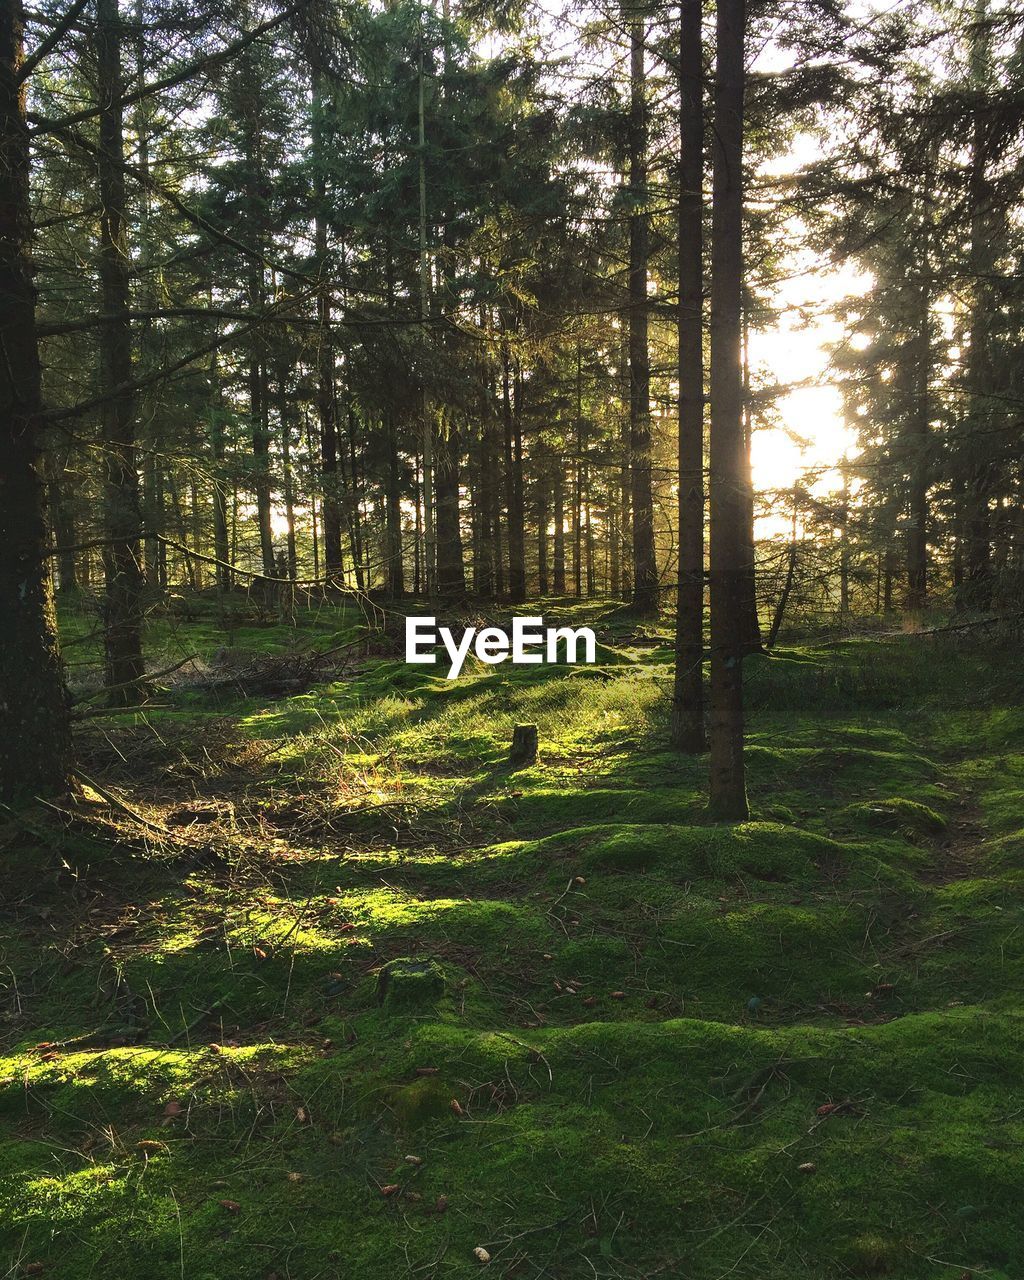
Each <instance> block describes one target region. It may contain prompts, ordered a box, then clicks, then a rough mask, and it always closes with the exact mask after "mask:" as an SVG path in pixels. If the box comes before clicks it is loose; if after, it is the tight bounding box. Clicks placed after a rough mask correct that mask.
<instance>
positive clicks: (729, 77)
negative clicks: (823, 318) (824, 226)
mask: <svg viewBox="0 0 1024 1280" xmlns="http://www.w3.org/2000/svg"><path fill="white" fill-rule="evenodd" d="M716 25H717V69H716V78H715V129H714V184H713V191H714V195H713V203H712V232H711V237H712V243H711V251H712V265H711V572H710V583H711V735H710V736H711V776H710V783H711V787H710V812H711V814H712V815H713V816H714V817H716V818H720V819H724V820H727V821H742V820H743V819H745V818H746V817H747V815H748V809H747V794H746V784H745V779H744V765H743V654H744V647H745V646H744V635H743V617H744V613H743V602H744V582H745V576H746V560H745V556H744V521H745V514H746V505H745V488H744V483H743V472H744V458H743V454H744V448H743V367H742V285H743V242H742V233H743V181H742V166H743V92H744V67H743V44H744V39H743V37H744V29H745V12H744V0H719V3H718V12H717V23H716Z"/></svg>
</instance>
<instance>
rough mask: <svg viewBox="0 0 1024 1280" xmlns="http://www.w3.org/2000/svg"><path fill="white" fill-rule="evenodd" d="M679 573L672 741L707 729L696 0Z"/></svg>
mask: <svg viewBox="0 0 1024 1280" xmlns="http://www.w3.org/2000/svg"><path fill="white" fill-rule="evenodd" d="M678 86H679V196H678V230H677V236H678V252H679V321H678V325H679V353H678V355H679V454H678V465H679V500H678V529H679V569H678V575H677V588H676V651H675V681H674V685H673V697H672V727H671V734H672V742H673V744H674V745H675V746H677V747H678V748H679V749H680V750H681V751H687V752H697V751H703V750H704V747H705V746H706V742H707V739H706V735H705V731H704V254H703V244H704V196H703V184H704V90H703V42H702V38H701V0H681V3H680V7H679V76H678Z"/></svg>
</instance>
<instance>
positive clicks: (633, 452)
mask: <svg viewBox="0 0 1024 1280" xmlns="http://www.w3.org/2000/svg"><path fill="white" fill-rule="evenodd" d="M644 53H645V46H644V23H643V19H642V18H633V19H632V20H631V22H630V108H629V198H630V203H631V210H630V217H629V458H630V495H631V498H632V506H633V599H632V604H633V608H634V609H635V610H636V611H637V612H638V613H640V614H643V615H644V616H653V615H654V614H656V613H657V612H658V565H657V560H656V558H655V552H654V499H653V496H652V491H651V369H650V355H649V352H648V347H647V313H648V302H647V257H648V222H649V216H650V215H649V213H648V209H647V200H648V192H647V77H646V72H645V68H644Z"/></svg>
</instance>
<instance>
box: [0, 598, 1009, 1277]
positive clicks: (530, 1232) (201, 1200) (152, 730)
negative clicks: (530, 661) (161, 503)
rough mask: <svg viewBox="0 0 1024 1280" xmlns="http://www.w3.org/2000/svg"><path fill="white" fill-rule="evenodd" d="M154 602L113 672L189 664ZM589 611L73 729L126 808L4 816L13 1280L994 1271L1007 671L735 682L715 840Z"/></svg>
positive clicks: (312, 634)
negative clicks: (738, 769)
mask: <svg viewBox="0 0 1024 1280" xmlns="http://www.w3.org/2000/svg"><path fill="white" fill-rule="evenodd" d="M204 610H205V612H204ZM189 611H190V613H189V617H188V618H185V619H182V618H181V617H179V618H174V619H168V618H160V619H154V622H153V644H152V645H151V649H152V651H153V653H154V657H153V662H154V665H156V664H157V663H158V662H162V661H163V658H164V656H165V655H168V654H169V655H171V657H170V659H169V660H170V661H173V660H174V658H173V655H174V653H176V652H181V651H184V652H197V653H199V654H201V655H202V656H204V657H206V656H209V654H210V653H211V652H212V651H213V650H214V649H215V648H217V647H219V646H221V645H223V644H224V643H225V640H224V635H223V630H224V628H223V625H222V623H223V619H222V618H219V617H218V616H217V615H216V613H215V611H214V608H213V606H210V605H204V604H202V603H200V604H190V605H189ZM554 612H555V609H554V608H553V609H552V610H551V613H552V614H553V613H554ZM568 612H569V611H568V610H567V609H565V608H564V606H563V613H568ZM590 612H591V614H593V615H595V616H596V625H597V627H598V634H599V636H600V637H601V639H602V641H604V642H605V643H606V644H607V646H608V650H607V653H602V658H603V659H605V658H606V659H607V661H602V663H601V665H600V667H599V668H594V669H588V670H586V671H583V670H580V669H570V668H565V667H562V668H529V669H525V670H521V669H512V668H509V667H498V668H483V667H480V666H470V667H468V668H467V673H466V675H465V677H464V678H463V679H461V680H459V681H457V682H455V683H449V682H446V681H443V680H437V679H434V678H431V677H429V676H426V677H425V676H424V673H423V669H422V668H420V669H415V668H406V667H405V666H404V664H401V663H398V662H395V661H394V660H393V659H391V658H390V657H388V656H387V655H386V654H385V655H384V656H377V657H367V658H362V659H360V660H359V661H358V662H357V663H356V664H355V665H354V666H353V667H352V668H351V669H350V670H348V671H346V672H344V673H342V674H341V675H340V676H339V677H338V678H336V679H333V680H328V681H325V682H324V683H322V684H318V685H315V686H313V687H312V688H310V689H309V690H308V691H305V692H301V693H298V694H296V695H294V696H290V697H269V696H265V695H263V696H261V695H258V694H254V693H252V692H251V691H247V690H246V689H245V688H243V687H241V686H240V687H239V688H237V689H233V688H231V687H228V688H224V687H217V688H212V687H208V686H206V685H204V682H203V680H201V679H199V680H197V679H195V678H194V677H193V676H191V675H185V674H184V673H182V674H181V675H175V676H173V677H169V678H168V680H167V682H166V685H165V687H163V688H162V689H161V690H159V691H158V692H157V693H156V694H155V695H154V704H155V705H154V706H153V707H152V708H151V709H148V710H147V711H146V712H145V713H129V714H125V715H116V716H104V717H98V718H96V719H90V720H86V721H85V722H83V726H82V729H81V731H80V732H81V747H82V751H83V755H84V757H85V761H86V765H87V768H86V769H85V772H87V773H88V775H89V776H90V777H92V778H94V779H97V780H102V785H103V787H104V789H105V790H107V791H109V792H110V793H111V794H114V795H120V796H123V797H124V798H125V799H126V800H127V802H128V803H129V804H130V805H131V806H132V808H133V809H134V810H135V811H136V813H138V814H139V815H140V816H141V817H142V818H144V819H145V822H146V823H147V824H148V825H141V824H140V823H139V822H137V821H136V820H135V819H133V818H132V817H131V816H130V815H128V814H127V813H126V812H124V811H123V810H121V809H118V808H116V807H114V808H112V807H110V806H108V805H106V804H104V803H103V802H102V801H100V800H99V798H97V799H96V802H95V803H93V804H92V805H86V806H84V807H83V811H82V812H78V813H76V814H75V815H74V817H72V818H69V819H63V820H62V819H61V818H59V817H58V816H57V815H54V814H53V813H52V812H51V811H48V810H45V809H30V810H26V811H25V812H23V813H20V814H17V815H14V816H13V817H12V818H11V821H10V822H9V823H8V825H7V826H6V827H5V828H3V829H2V831H0V839H2V841H3V847H4V855H3V856H4V859H5V874H6V893H5V897H6V904H5V906H4V908H3V915H2V917H0V924H2V928H3V934H4V937H3V942H2V947H0V984H2V985H3V989H4V1000H5V1004H6V1010H5V1012H6V1014H7V1015H8V1018H7V1025H8V1033H7V1036H6V1038H5V1041H4V1049H3V1056H2V1057H0V1126H2V1132H3V1136H4V1139H5V1141H4V1143H3V1145H2V1148H0V1264H3V1266H4V1267H5V1268H6V1269H8V1271H9V1274H11V1275H20V1274H39V1273H40V1272H39V1268H42V1274H53V1275H54V1276H60V1277H68V1278H70V1280H84V1278H85V1277H99V1276H103V1277H105V1276H108V1275H116V1274H119V1273H122V1272H125V1273H135V1274H144V1275H147V1276H154V1277H168V1278H174V1277H187V1278H188V1280H210V1278H216V1280H236V1278H237V1280H252V1278H253V1277H258V1278H262V1280H269V1278H270V1277H273V1276H276V1277H278V1278H279V1280H284V1278H285V1277H288V1278H291V1277H295V1278H296V1280H298V1278H300V1277H301V1278H302V1280H313V1278H314V1277H359V1278H360V1280H363V1278H364V1277H365V1278H366V1280H385V1278H386V1280H391V1278H392V1277H406V1276H407V1277H434V1276H436V1277H438V1278H441V1277H448V1276H451V1277H459V1276H469V1275H471V1274H476V1273H478V1272H480V1271H481V1270H486V1271H488V1272H490V1273H493V1274H497V1275H502V1276H509V1277H527V1278H533V1277H537V1280H539V1278H540V1277H542V1276H544V1277H554V1278H555V1280H577V1278H579V1280H583V1278H584V1277H586V1278H588V1280H589V1278H590V1277H594V1276H597V1277H600V1278H601V1280H605V1278H609V1280H610V1278H613V1277H623V1278H627V1277H628V1278H634V1277H636V1278H639V1277H653V1276H661V1275H664V1276H672V1277H675V1276H686V1277H688V1278H689V1277H692V1278H693V1280H726V1277H735V1278H737V1280H743V1278H744V1277H746V1278H748V1280H755V1278H757V1280H776V1278H778V1280H782V1278H783V1277H785V1278H786V1280H791V1278H792V1277H801V1278H807V1280H810V1278H812V1277H813V1278H819V1277H820V1278H824V1277H829V1278H831V1277H845V1276H885V1275H888V1276H893V1277H898V1278H899V1280H918V1278H920V1280H926V1278H927V1280H932V1278H933V1277H943V1276H948V1277H950V1280H957V1278H958V1277H961V1276H963V1275H974V1274H980V1275H983V1276H988V1277H990V1280H1001V1278H1003V1280H1012V1278H1014V1277H1018V1276H1020V1275H1021V1274H1024V1223H1022V1221H1021V1219H1020V1214H1019V1211H1018V1205H1019V1187H1020V1185H1021V1181H1022V1177H1024V1055H1022V1052H1021V1050H1022V1044H1024V1042H1022V1035H1021V1032H1022V1022H1021V999H1020V992H1021V989H1022V979H1024V872H1022V871H1021V870H1020V867H1021V861H1020V854H1021V852H1022V851H1024V821H1022V819H1021V801H1022V798H1024V705H1022V700H1021V696H1020V694H1021V690H1020V686H1019V681H1017V680H1016V677H1015V676H1014V669H1015V667H1014V664H1015V657H1014V654H1013V653H1012V652H1011V651H1010V650H1009V649H1007V650H1006V651H1002V650H1000V649H999V648H997V647H993V646H991V645H990V646H988V647H986V648H981V649H972V648H963V647H960V646H958V645H956V644H955V643H954V642H953V641H952V640H943V641H936V640H923V639H921V638H909V637H908V638H905V639H899V640H886V641H875V642H865V641H861V642H857V641H850V642H848V643H844V644H842V645H839V646H832V647H823V648H820V649H815V648H813V647H803V648H800V649H793V650H789V651H785V652H783V653H780V654H779V655H777V656H773V657H771V658H760V657H758V658H755V659H752V660H750V662H749V664H748V672H747V688H748V703H749V707H750V711H751V716H750V739H749V748H748V768H749V775H750V792H751V804H752V811H753V812H752V817H751V821H750V822H748V823H745V824H742V825H739V826H735V827H723V826H713V825H709V824H708V823H707V820H706V818H705V816H704V812H703V800H704V796H703V785H704V769H705V765H704V762H701V761H693V760H687V759H681V758H680V757H678V756H676V755H675V754H674V753H672V752H671V751H670V750H669V749H668V747H667V740H666V729H667V710H668V689H669V677H670V660H671V658H670V645H669V644H668V638H669V637H668V633H667V631H666V630H665V629H664V628H657V627H647V628H646V631H645V634H643V635H640V634H639V633H637V632H636V630H635V629H634V628H633V627H632V626H631V624H630V623H629V622H628V620H624V619H622V618H621V617H618V616H617V615H615V614H612V613H610V612H607V611H606V612H603V613H602V612H601V611H600V610H592V611H590ZM573 616H574V617H575V618H576V620H577V622H579V621H580V620H581V619H582V618H584V617H586V616H590V614H588V613H586V611H584V610H576V611H575V612H574V614H573ZM560 620H561V619H560ZM87 624H88V620H87V619H83V618H82V617H81V616H71V617H69V618H67V619H65V620H64V629H65V632H66V633H67V634H72V635H73V634H79V635H85V634H86V632H87V629H88V625H87ZM299 625H300V629H301V630H302V633H303V635H304V636H305V637H307V638H312V639H313V640H314V641H315V643H316V644H317V645H318V646H320V647H328V646H330V645H331V644H336V643H340V642H341V640H340V639H339V637H342V638H351V637H352V636H353V635H354V634H355V628H356V626H357V620H356V619H354V618H353V617H352V616H351V615H346V614H343V613H333V614H331V613H326V612H323V611H321V612H320V613H318V614H317V615H315V616H309V615H302V616H300V618H299ZM294 641H295V635H294V633H293V631H292V630H291V629H290V628H289V627H287V626H285V625H283V624H282V623H280V622H279V621H277V620H274V619H266V620H260V619H256V620H255V621H254V620H252V619H248V620H247V619H245V618H236V619H235V620H234V622H233V623H232V626H231V647H232V648H234V649H241V650H245V651H248V652H249V653H250V654H252V655H257V656H258V655H265V656H272V655H273V654H275V653H281V652H283V651H287V649H288V648H289V646H294ZM86 643H87V642H86ZM85 647H86V646H85V644H83V645H82V646H77V648H78V651H79V652H80V653H81V652H84V650H85ZM72 652H74V649H73V650H72ZM92 678H93V673H92V672H91V670H89V669H88V668H83V669H82V670H81V672H76V679H77V680H78V682H79V684H80V686H81V688H82V690H83V691H85V692H88V691H89V690H90V689H91V688H92V685H91V683H90V681H91V679H92ZM522 720H533V721H536V722H537V723H538V725H539V728H540V739H541V744H542V745H541V757H540V760H539V762H538V763H537V765H535V766H533V767H531V768H527V769H521V770H517V771H510V770H509V768H508V767H507V765H506V763H505V756H506V754H507V747H508V742H509V739H510V737H511V730H512V726H513V725H514V724H515V723H516V722H518V721H522ZM479 1248H483V1249H485V1250H486V1251H487V1252H488V1253H489V1254H490V1256H491V1261H490V1262H489V1263H487V1264H481V1262H480V1261H478V1260H477V1258H476V1257H475V1255H474V1250H476V1249H479Z"/></svg>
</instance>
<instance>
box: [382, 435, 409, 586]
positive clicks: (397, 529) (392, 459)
mask: <svg viewBox="0 0 1024 1280" xmlns="http://www.w3.org/2000/svg"><path fill="white" fill-rule="evenodd" d="M386 430H387V449H388V458H387V480H386V489H387V494H386V501H387V517H386V518H387V537H386V539H385V561H386V568H385V579H384V581H385V584H386V587H387V593H388V595H389V596H390V597H391V599H392V600H401V598H402V597H403V596H404V595H405V566H404V565H403V563H402V476H401V464H400V459H399V456H398V432H397V430H396V429H395V420H394V418H393V417H392V416H391V415H390V414H389V415H388V418H387V423H386Z"/></svg>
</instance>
